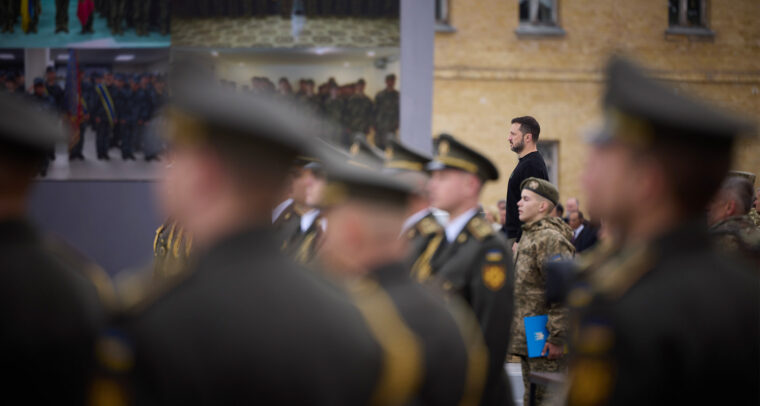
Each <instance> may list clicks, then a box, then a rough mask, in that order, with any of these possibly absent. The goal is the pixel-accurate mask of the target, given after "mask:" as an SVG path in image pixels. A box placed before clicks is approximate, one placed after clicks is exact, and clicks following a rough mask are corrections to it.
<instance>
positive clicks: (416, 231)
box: [384, 140, 443, 273]
mask: <svg viewBox="0 0 760 406" xmlns="http://www.w3.org/2000/svg"><path fill="white" fill-rule="evenodd" d="M385 158H386V161H385V169H384V171H386V172H389V173H392V174H394V175H395V176H396V177H397V178H399V179H401V180H403V181H404V182H407V183H409V184H411V185H413V186H414V193H412V194H411V195H410V196H409V204H408V211H407V213H406V220H405V221H404V225H403V227H402V228H401V236H403V237H404V238H406V239H407V240H408V242H409V250H408V252H409V255H408V256H407V267H408V268H409V269H410V270H411V272H412V273H417V272H418V269H417V267H419V266H421V264H425V263H427V262H428V261H429V258H428V259H427V260H426V259H425V258H424V257H422V256H423V253H424V252H425V248H427V247H428V246H429V244H430V241H431V240H432V239H433V238H435V237H436V236H438V235H440V234H441V233H443V227H442V226H441V224H440V223H439V222H438V220H436V218H435V216H434V215H433V211H432V209H431V207H430V195H429V193H428V190H427V186H428V181H429V180H430V176H429V175H428V173H427V172H426V171H425V168H426V166H427V164H428V163H430V161H431V158H430V157H428V156H426V155H424V154H422V153H419V152H417V151H414V150H412V149H411V148H409V147H407V146H405V145H403V144H401V143H400V142H398V141H396V140H390V141H389V142H388V146H387V147H385ZM432 254H433V253H432V252H431V253H429V255H432Z"/></svg>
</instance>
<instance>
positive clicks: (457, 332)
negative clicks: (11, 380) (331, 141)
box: [319, 162, 488, 406]
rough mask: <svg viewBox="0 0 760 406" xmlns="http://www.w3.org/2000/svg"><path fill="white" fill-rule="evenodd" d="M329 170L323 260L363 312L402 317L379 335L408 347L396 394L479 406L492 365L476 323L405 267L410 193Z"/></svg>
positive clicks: (399, 185) (383, 179) (359, 173)
mask: <svg viewBox="0 0 760 406" xmlns="http://www.w3.org/2000/svg"><path fill="white" fill-rule="evenodd" d="M327 165H328V178H329V182H328V183H327V186H326V187H325V194H324V200H323V206H324V207H325V208H326V212H327V219H328V222H329V224H330V228H329V229H328V230H327V232H326V233H325V241H324V244H323V247H322V250H321V251H320V255H319V259H320V261H321V264H322V265H323V267H324V270H325V271H327V272H328V273H331V274H334V275H337V276H338V277H341V278H343V279H346V280H347V282H348V284H349V286H350V289H351V290H352V291H353V293H354V295H355V297H356V300H357V302H358V304H359V307H360V308H361V309H366V310H368V311H369V310H372V311H376V308H377V307H380V306H383V307H385V306H387V307H389V308H390V309H391V311H392V312H393V313H397V316H396V317H394V318H391V319H389V320H388V322H387V324H384V325H383V326H382V329H383V330H385V332H386V334H387V333H391V332H393V333H395V336H396V337H397V339H402V340H404V341H403V344H402V346H403V348H404V352H405V353H404V354H403V355H404V356H405V358H406V359H407V362H408V365H409V367H408V368H407V370H406V374H405V375H404V380H405V382H404V383H405V386H403V387H400V388H399V391H404V390H406V391H414V392H415V395H414V398H415V399H416V402H415V403H419V404H425V405H451V406H454V405H460V404H468V405H472V406H475V405H477V403H478V401H479V399H480V396H481V392H482V389H483V386H484V383H485V376H486V368H487V363H488V361H487V360H488V356H487V350H486V349H485V347H484V346H483V339H482V336H481V335H480V331H479V328H478V325H477V321H476V320H474V318H473V317H472V314H471V312H469V310H468V309H467V307H466V304H464V303H462V302H461V300H454V301H452V302H451V303H449V304H447V303H446V301H445V300H444V296H443V293H442V292H441V291H439V290H437V289H435V288H433V287H431V286H423V285H420V284H418V283H416V282H414V281H413V280H412V279H411V278H410V277H409V268H408V267H406V266H405V265H404V260H405V259H406V256H407V250H406V240H405V239H401V238H399V232H400V231H401V227H402V224H403V222H404V218H405V217H406V211H407V202H408V199H409V197H410V195H411V193H413V187H412V186H411V185H410V184H407V183H405V182H403V181H401V180H398V179H394V178H392V177H390V175H389V174H381V173H380V172H375V171H373V170H371V169H365V168H357V167H356V166H355V165H350V164H347V163H344V162H332V163H330V164H327ZM378 327H380V326H378ZM399 373H401V371H399ZM389 403H390V402H389Z"/></svg>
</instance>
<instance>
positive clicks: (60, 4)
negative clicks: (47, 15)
mask: <svg viewBox="0 0 760 406" xmlns="http://www.w3.org/2000/svg"><path fill="white" fill-rule="evenodd" d="M59 32H65V33H67V34H68V33H69V0H55V33H56V34H58V33H59Z"/></svg>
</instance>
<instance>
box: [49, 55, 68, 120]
mask: <svg viewBox="0 0 760 406" xmlns="http://www.w3.org/2000/svg"><path fill="white" fill-rule="evenodd" d="M45 90H46V91H47V94H48V95H49V96H50V97H52V98H53V101H54V102H55V108H56V109H57V110H58V111H60V112H63V111H64V110H65V107H66V106H65V105H66V103H65V102H64V97H63V89H62V88H61V86H60V85H59V84H58V82H57V80H56V77H55V68H53V67H52V66H48V67H47V69H45Z"/></svg>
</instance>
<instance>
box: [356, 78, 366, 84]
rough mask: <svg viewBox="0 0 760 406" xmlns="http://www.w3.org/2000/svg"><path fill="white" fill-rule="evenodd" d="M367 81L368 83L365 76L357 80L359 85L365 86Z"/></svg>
mask: <svg viewBox="0 0 760 406" xmlns="http://www.w3.org/2000/svg"><path fill="white" fill-rule="evenodd" d="M366 83H367V82H365V81H364V79H363V78H359V80H357V81H356V84H357V85H362V86H364V85H365V84H366Z"/></svg>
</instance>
